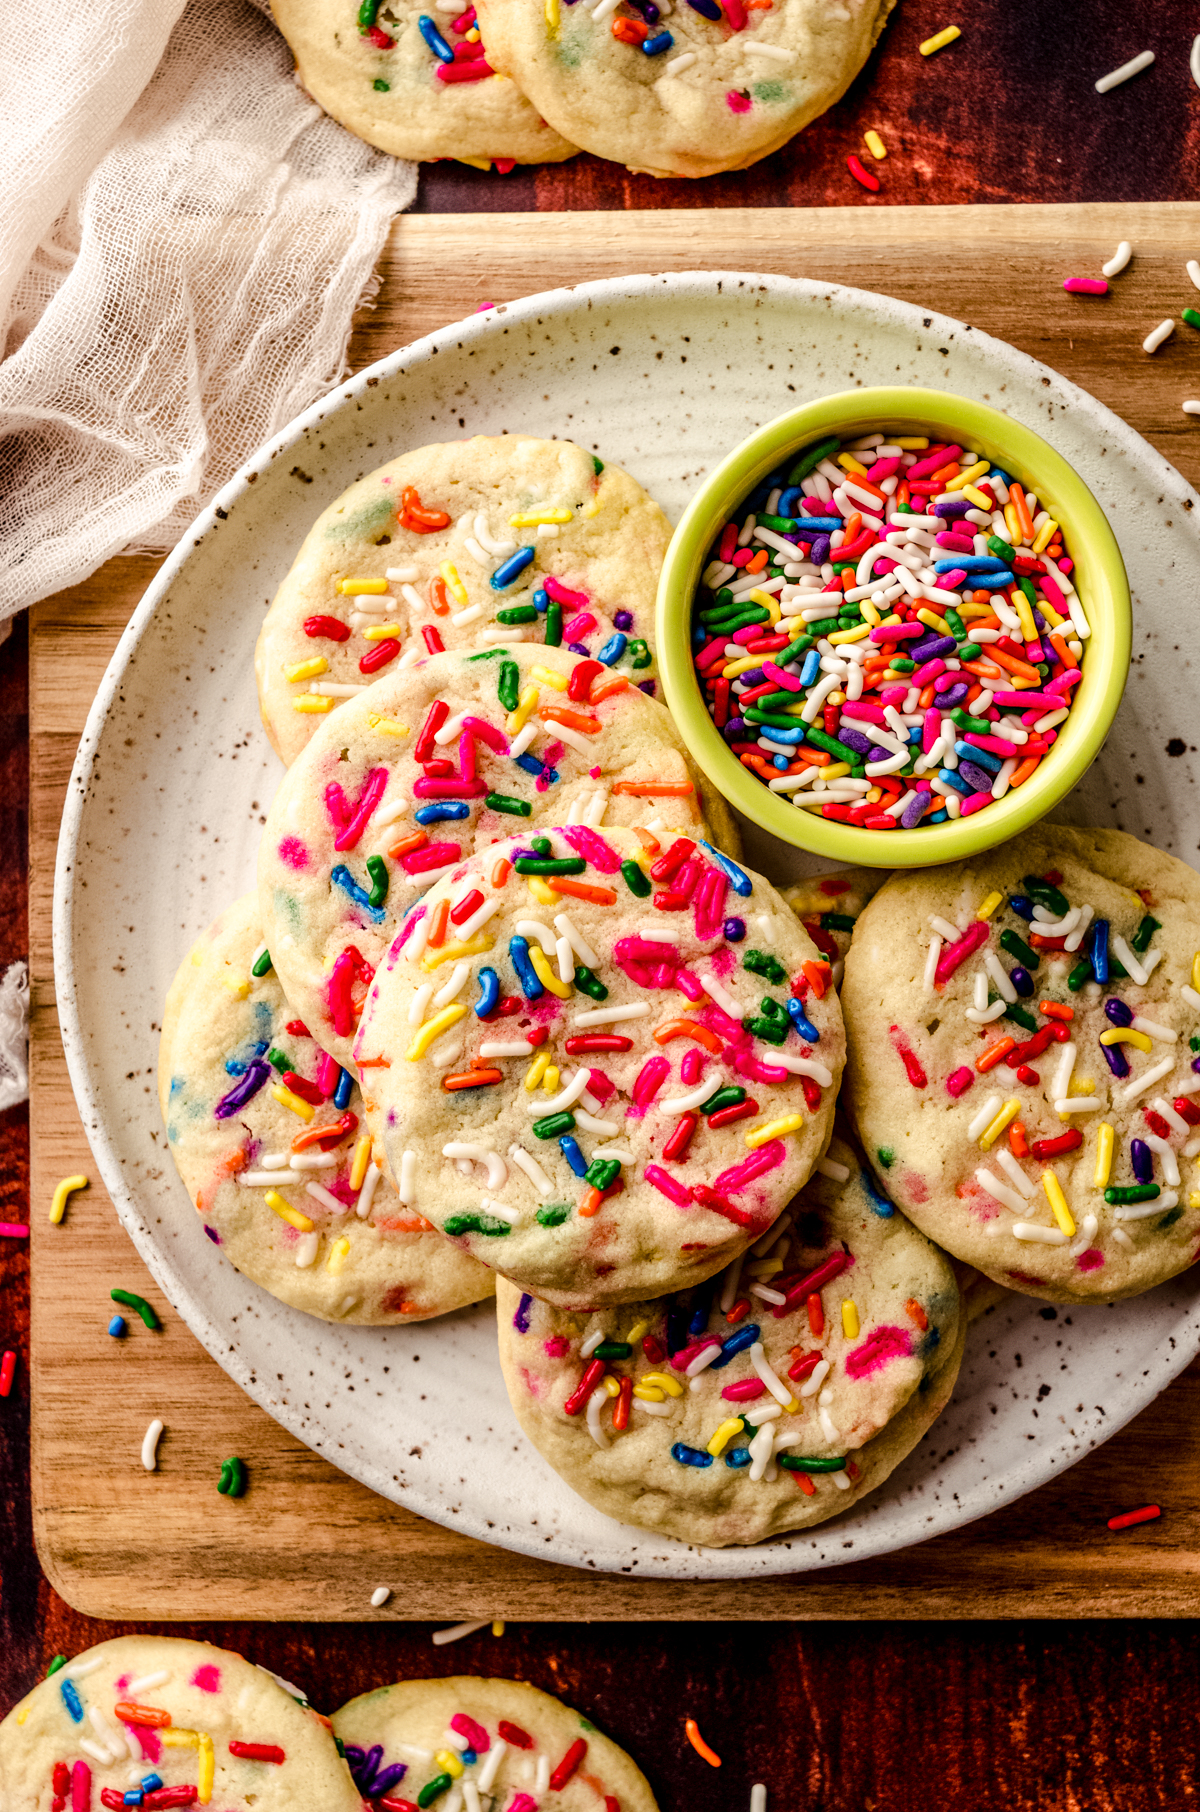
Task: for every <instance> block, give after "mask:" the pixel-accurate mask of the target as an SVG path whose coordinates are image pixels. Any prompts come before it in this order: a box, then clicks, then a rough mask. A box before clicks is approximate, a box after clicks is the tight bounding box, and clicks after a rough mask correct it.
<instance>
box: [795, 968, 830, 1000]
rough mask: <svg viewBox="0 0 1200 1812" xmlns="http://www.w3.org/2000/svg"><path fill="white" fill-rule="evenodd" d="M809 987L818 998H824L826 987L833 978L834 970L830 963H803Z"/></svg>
mask: <svg viewBox="0 0 1200 1812" xmlns="http://www.w3.org/2000/svg"><path fill="white" fill-rule="evenodd" d="M801 966H802V968H803V970H804V976H805V979H806V981H807V982H808V985H809V987H810V988H811V989H812V991H813V993H814V994H815V995H816V997H817V999H818V1000H824V998H825V992H826V989H827V988H828V987H829V984H830V982H831V981H832V980H833V970H832V969H831V968H830V967H829V964H828V963H812V962H809V963H804V964H802V965H801Z"/></svg>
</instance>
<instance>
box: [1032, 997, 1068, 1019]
mask: <svg viewBox="0 0 1200 1812" xmlns="http://www.w3.org/2000/svg"><path fill="white" fill-rule="evenodd" d="M1038 1012H1039V1013H1044V1014H1045V1015H1046V1018H1047V1019H1074V1017H1075V1009H1074V1007H1067V1006H1064V1005H1063V1003H1062V1002H1061V1001H1059V1000H1040V1001H1039V1002H1038Z"/></svg>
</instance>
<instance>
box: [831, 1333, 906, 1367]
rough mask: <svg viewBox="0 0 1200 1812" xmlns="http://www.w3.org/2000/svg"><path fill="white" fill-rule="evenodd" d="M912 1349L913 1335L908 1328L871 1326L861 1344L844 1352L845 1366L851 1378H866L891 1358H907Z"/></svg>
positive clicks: (888, 1363)
mask: <svg viewBox="0 0 1200 1812" xmlns="http://www.w3.org/2000/svg"><path fill="white" fill-rule="evenodd" d="M912 1350H913V1336H912V1332H911V1330H910V1329H909V1328H900V1327H889V1326H884V1327H878V1328H873V1329H872V1331H871V1332H870V1333H869V1334H868V1335H867V1338H866V1339H865V1340H864V1341H863V1343H862V1345H861V1346H856V1347H854V1348H853V1349H852V1350H851V1351H850V1352H848V1353H847V1354H846V1358H845V1366H846V1372H847V1375H848V1376H849V1377H851V1378H866V1377H868V1376H869V1375H870V1374H871V1373H872V1372H878V1371H881V1370H882V1369H883V1367H884V1366H885V1365H890V1364H891V1363H892V1361H893V1359H907V1358H909V1356H910V1355H911V1353H912Z"/></svg>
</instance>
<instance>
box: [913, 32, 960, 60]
mask: <svg viewBox="0 0 1200 1812" xmlns="http://www.w3.org/2000/svg"><path fill="white" fill-rule="evenodd" d="M961 37H962V33H961V32H960V31H959V29H958V27H957V25H948V26H947V27H946V29H945V31H939V32H936V33H935V34H934V36H933V37H932V38H926V40H925V42H924V44H920V45H918V46H917V48H918V49H919V50H920V52H921V55H922V56H923V57H931V56H932V55H933V53H934V51H935V50H942V49H943V48H944V47H945V46H946V45H947V44H953V42H954V40H955V38H961Z"/></svg>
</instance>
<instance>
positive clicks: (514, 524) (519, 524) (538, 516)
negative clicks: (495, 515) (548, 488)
mask: <svg viewBox="0 0 1200 1812" xmlns="http://www.w3.org/2000/svg"><path fill="white" fill-rule="evenodd" d="M574 514H575V512H574V510H568V509H566V508H565V507H564V506H563V505H562V504H559V505H558V506H557V507H556V508H553V509H544V510H526V511H525V513H524V514H523V515H521V516H510V517H509V519H508V526H509V528H538V527H540V525H541V524H542V523H543V522H570V520H571V518H572V517H573V516H574Z"/></svg>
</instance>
